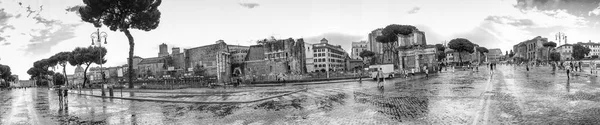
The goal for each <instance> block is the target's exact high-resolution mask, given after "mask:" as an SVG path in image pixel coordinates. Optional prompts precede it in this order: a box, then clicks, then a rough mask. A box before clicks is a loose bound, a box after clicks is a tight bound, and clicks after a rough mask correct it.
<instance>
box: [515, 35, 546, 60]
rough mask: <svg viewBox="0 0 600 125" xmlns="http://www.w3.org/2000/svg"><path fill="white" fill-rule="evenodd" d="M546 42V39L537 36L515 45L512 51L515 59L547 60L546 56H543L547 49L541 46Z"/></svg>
mask: <svg viewBox="0 0 600 125" xmlns="http://www.w3.org/2000/svg"><path fill="white" fill-rule="evenodd" d="M547 42H548V39H547V38H542V37H541V36H537V37H535V38H533V39H531V40H526V41H523V42H521V43H519V44H517V45H514V46H513V50H516V51H515V56H516V57H522V58H524V59H526V60H528V61H536V60H540V61H543V60H547V59H548V58H547V56H544V55H548V54H543V53H544V51H548V48H547V47H544V46H543V44H544V43H547Z"/></svg>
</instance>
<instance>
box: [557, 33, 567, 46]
mask: <svg viewBox="0 0 600 125" xmlns="http://www.w3.org/2000/svg"><path fill="white" fill-rule="evenodd" d="M555 36H556V40H558V45H560V43H561V41H562V40H564V41H565V44H567V35H565V33H563V32H558V33H556V34H555Z"/></svg>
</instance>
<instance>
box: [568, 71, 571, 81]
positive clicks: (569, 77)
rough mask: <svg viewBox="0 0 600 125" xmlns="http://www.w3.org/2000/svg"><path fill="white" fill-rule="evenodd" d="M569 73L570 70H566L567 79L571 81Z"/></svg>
mask: <svg viewBox="0 0 600 125" xmlns="http://www.w3.org/2000/svg"><path fill="white" fill-rule="evenodd" d="M570 73H571V69H567V79H571V76H570V75H569V74H570Z"/></svg>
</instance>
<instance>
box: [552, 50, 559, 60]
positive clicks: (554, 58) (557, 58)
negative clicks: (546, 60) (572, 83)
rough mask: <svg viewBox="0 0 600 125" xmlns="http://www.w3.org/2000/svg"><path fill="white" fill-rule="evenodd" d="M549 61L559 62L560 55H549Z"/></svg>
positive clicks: (555, 53)
mask: <svg viewBox="0 0 600 125" xmlns="http://www.w3.org/2000/svg"><path fill="white" fill-rule="evenodd" d="M550 61H560V53H558V52H553V53H550Z"/></svg>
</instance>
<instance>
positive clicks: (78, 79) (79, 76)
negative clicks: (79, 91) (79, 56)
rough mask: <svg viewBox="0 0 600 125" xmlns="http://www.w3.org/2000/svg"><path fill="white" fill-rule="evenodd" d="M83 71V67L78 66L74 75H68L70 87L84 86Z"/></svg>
mask: <svg viewBox="0 0 600 125" xmlns="http://www.w3.org/2000/svg"><path fill="white" fill-rule="evenodd" d="M83 70H84V69H83V67H81V65H77V67H75V72H74V74H71V75H68V74H67V77H68V78H69V81H68V82H69V86H78V85H82V84H83Z"/></svg>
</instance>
